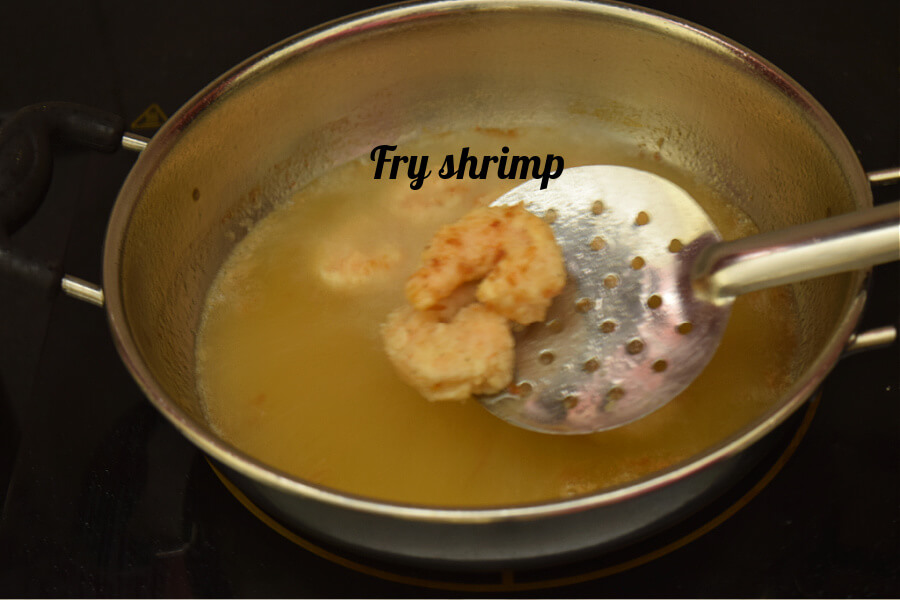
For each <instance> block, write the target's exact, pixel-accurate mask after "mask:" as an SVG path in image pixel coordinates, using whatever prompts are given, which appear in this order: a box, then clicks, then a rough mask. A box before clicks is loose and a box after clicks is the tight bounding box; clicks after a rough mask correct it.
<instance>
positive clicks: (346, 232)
mask: <svg viewBox="0 0 900 600" xmlns="http://www.w3.org/2000/svg"><path fill="white" fill-rule="evenodd" d="M370 229H371V227H370V226H368V224H367V223H366V222H364V221H359V222H356V221H354V222H351V223H349V224H348V225H346V226H344V227H342V228H341V229H339V230H338V231H337V232H336V233H335V234H334V235H333V236H332V237H331V238H329V239H327V240H325V241H324V242H323V243H322V244H320V246H319V248H318V251H317V253H316V271H317V272H318V274H319V277H321V279H322V281H324V282H325V283H326V284H327V285H329V286H330V287H332V288H335V289H339V290H343V291H352V290H356V289H359V288H363V287H366V286H368V285H370V284H374V283H379V282H384V281H386V280H388V279H389V278H390V277H392V276H394V275H396V274H397V268H398V265H399V264H400V262H401V260H402V258H403V252H402V249H401V247H400V245H399V244H398V243H397V242H395V241H392V240H385V239H383V238H382V237H381V236H380V235H379V234H378V232H377V231H371V230H370Z"/></svg>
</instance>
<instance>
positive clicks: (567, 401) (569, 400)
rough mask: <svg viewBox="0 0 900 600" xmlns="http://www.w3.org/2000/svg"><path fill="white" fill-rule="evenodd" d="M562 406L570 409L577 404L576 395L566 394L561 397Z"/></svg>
mask: <svg viewBox="0 0 900 600" xmlns="http://www.w3.org/2000/svg"><path fill="white" fill-rule="evenodd" d="M563 406H565V407H566V409H567V410H572V409H573V408H575V407H576V406H578V396H566V397H565V398H563Z"/></svg>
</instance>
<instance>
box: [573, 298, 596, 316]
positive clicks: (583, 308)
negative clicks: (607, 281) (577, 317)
mask: <svg viewBox="0 0 900 600" xmlns="http://www.w3.org/2000/svg"><path fill="white" fill-rule="evenodd" d="M592 308H594V301H593V300H591V299H590V298H581V299H580V300H578V302H576V303H575V310H577V311H578V312H580V313H586V312H588V311H589V310H591V309H592Z"/></svg>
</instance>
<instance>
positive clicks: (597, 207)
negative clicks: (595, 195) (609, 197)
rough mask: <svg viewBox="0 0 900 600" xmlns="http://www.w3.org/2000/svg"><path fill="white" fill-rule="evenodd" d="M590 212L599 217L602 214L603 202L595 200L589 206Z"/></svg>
mask: <svg viewBox="0 0 900 600" xmlns="http://www.w3.org/2000/svg"><path fill="white" fill-rule="evenodd" d="M591 212H592V213H594V214H595V215H599V214H600V213H602V212H603V201H602V200H595V201H594V203H593V204H591Z"/></svg>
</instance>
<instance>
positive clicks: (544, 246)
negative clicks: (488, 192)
mask: <svg viewBox="0 0 900 600" xmlns="http://www.w3.org/2000/svg"><path fill="white" fill-rule="evenodd" d="M479 279H480V280H481V283H480V284H479V285H478V289H477V293H476V296H477V298H478V300H479V301H480V302H481V303H483V304H484V305H485V306H487V307H488V308H490V309H492V310H494V311H495V312H497V313H499V314H501V315H503V316H504V317H506V318H508V319H511V320H513V321H516V322H517V323H521V324H523V325H527V324H529V323H534V322H537V321H542V320H543V319H544V317H545V315H546V313H547V308H549V306H550V302H551V301H552V299H553V297H554V296H556V295H557V294H559V293H560V292H561V291H562V289H563V286H564V285H565V282H566V272H565V265H564V263H563V258H562V252H561V250H560V249H559V246H558V245H557V244H556V240H555V239H554V238H553V231H552V230H551V229H550V226H549V225H547V224H546V223H545V222H544V221H542V220H541V219H539V218H538V217H536V216H534V215H532V214H531V213H529V212H528V211H526V210H525V208H524V207H523V206H522V205H517V206H502V207H489V208H477V209H475V210H473V211H471V212H470V213H468V214H467V215H466V216H464V217H463V218H462V219H460V220H459V221H458V222H456V223H454V224H452V225H447V226H445V227H443V228H441V229H440V230H439V231H438V232H437V234H436V235H435V236H434V238H433V239H432V241H431V244H430V245H429V247H428V248H427V249H426V250H425V252H424V253H423V255H422V266H421V268H419V270H418V271H416V272H415V273H414V274H413V275H412V277H410V279H409V281H408V282H407V284H406V297H407V299H408V300H409V302H410V303H411V304H412V305H413V306H414V307H415V308H417V309H419V310H427V309H429V308H431V307H433V306H435V305H436V304H437V303H439V302H440V301H441V300H442V299H443V298H446V297H447V296H448V295H450V293H451V292H453V290H454V289H456V288H457V287H458V286H459V285H461V284H462V283H465V282H467V281H476V280H479Z"/></svg>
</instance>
